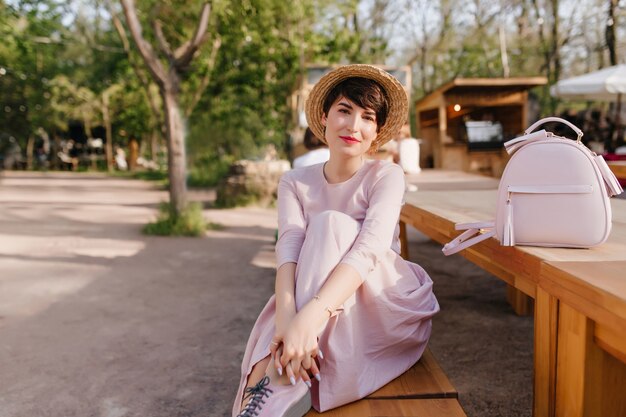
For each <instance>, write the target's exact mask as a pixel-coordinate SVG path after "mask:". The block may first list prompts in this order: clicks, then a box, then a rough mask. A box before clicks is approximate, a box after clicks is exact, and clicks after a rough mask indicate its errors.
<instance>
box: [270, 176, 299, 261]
mask: <svg viewBox="0 0 626 417" xmlns="http://www.w3.org/2000/svg"><path fill="white" fill-rule="evenodd" d="M289 174H290V172H287V173H285V174H283V176H282V177H281V179H280V183H279V184H278V241H277V242H276V268H277V269H278V268H280V267H281V266H282V265H283V264H285V263H287V262H296V263H297V262H298V257H299V256H300V249H301V248H302V243H303V242H304V234H305V230H306V222H305V220H304V214H303V213H302V204H301V203H300V201H299V200H298V196H297V195H296V192H295V187H294V182H293V181H292V180H291V178H290V175H289Z"/></svg>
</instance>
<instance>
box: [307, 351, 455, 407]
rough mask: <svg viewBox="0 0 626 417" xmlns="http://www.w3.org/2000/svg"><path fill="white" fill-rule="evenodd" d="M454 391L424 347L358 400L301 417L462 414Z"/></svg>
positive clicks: (431, 355)
mask: <svg viewBox="0 0 626 417" xmlns="http://www.w3.org/2000/svg"><path fill="white" fill-rule="evenodd" d="M458 396H459V395H458V393H457V391H456V390H455V389H454V387H453V386H452V384H451V383H450V380H448V377H447V376H446V375H445V374H444V372H443V370H442V369H441V367H440V366H439V364H438V363H437V361H436V360H435V357H434V356H433V354H432V353H431V352H430V350H429V349H426V351H425V352H424V354H423V355H422V358H421V359H420V360H419V361H418V362H417V363H416V364H415V365H413V367H412V368H411V369H409V370H408V371H406V372H405V373H404V374H402V375H400V376H399V377H398V378H396V379H394V380H393V381H391V382H390V383H388V384H387V385H385V386H384V387H382V388H381V389H379V390H378V391H376V392H374V393H372V394H370V395H368V396H367V397H365V398H364V399H362V400H359V401H355V402H353V403H350V404H347V405H344V406H343V407H339V408H335V409H334V410H329V411H327V412H325V413H318V412H317V411H315V410H311V411H310V412H309V413H308V414H307V415H306V416H305V417H315V416H324V417H374V416H376V417H418V416H419V417H429V416H432V417H440V416H446V417H464V416H465V412H464V411H463V409H462V408H461V405H460V404H459V400H458Z"/></svg>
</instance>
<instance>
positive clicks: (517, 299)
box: [506, 285, 533, 316]
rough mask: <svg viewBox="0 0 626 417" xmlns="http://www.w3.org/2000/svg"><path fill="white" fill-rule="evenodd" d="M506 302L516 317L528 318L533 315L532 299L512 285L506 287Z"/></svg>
mask: <svg viewBox="0 0 626 417" xmlns="http://www.w3.org/2000/svg"><path fill="white" fill-rule="evenodd" d="M506 300H507V301H508V302H509V304H510V305H511V308H513V311H514V312H515V314H517V315H518V316H529V315H531V314H532V313H533V299H532V298H531V297H529V296H527V295H526V294H524V293H523V292H522V291H520V290H518V289H517V288H515V287H514V286H513V285H507V287H506Z"/></svg>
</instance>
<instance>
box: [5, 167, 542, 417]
mask: <svg viewBox="0 0 626 417" xmlns="http://www.w3.org/2000/svg"><path fill="white" fill-rule="evenodd" d="M212 197H213V196H212V195H211V194H210V193H192V198H193V199H196V200H200V201H205V202H207V201H210V200H211V199H212ZM166 198H167V196H166V193H165V192H163V191H160V190H157V189H154V188H153V187H152V186H151V185H150V184H147V183H144V182H139V181H130V180H122V179H111V178H107V177H104V176H97V175H96V176H94V175H81V174H63V173H55V174H47V175H43V174H36V173H23V172H18V173H5V174H3V177H2V178H0V375H1V376H2V377H1V378H0V417H30V416H54V417H56V416H58V417H70V416H77V417H87V416H98V417H99V416H102V417H128V416H137V417H139V416H141V417H161V416H163V417H166V416H167V417H175V416H210V417H212V416H218V417H221V416H227V415H229V414H228V413H229V410H230V406H231V403H232V396H233V394H234V390H235V389H236V384H237V381H238V377H239V376H238V370H239V361H240V359H241V356H242V353H243V349H244V345H245V339H246V337H247V334H248V332H249V330H250V328H251V326H252V324H253V322H254V320H255V318H256V315H257V314H258V312H259V311H260V309H261V308H262V306H263V304H264V303H265V301H266V299H267V298H268V296H269V294H270V293H271V291H272V287H273V270H272V268H273V266H274V262H273V244H272V242H273V234H274V227H275V211H274V210H268V209H258V208H256V209H255V208H249V209H235V210H205V215H206V217H207V218H209V219H210V220H211V221H214V222H217V223H221V224H223V225H225V226H226V228H225V229H224V230H221V231H213V232H209V233H208V234H207V237H206V238H202V239H193V238H157V237H145V236H143V235H142V234H141V233H140V230H141V226H142V225H143V224H145V223H146V222H147V221H148V220H149V219H150V218H151V217H152V216H154V214H155V212H156V207H157V206H158V203H159V202H160V201H164V200H165V199H166ZM410 238H411V248H410V249H411V259H412V260H413V261H416V262H418V263H420V264H422V265H423V266H424V267H425V268H426V270H427V271H429V272H430V273H431V275H432V276H433V279H434V280H435V282H436V287H435V291H436V294H437V295H438V297H439V299H440V302H441V305H442V308H443V311H442V313H441V314H439V315H438V316H437V318H436V320H435V324H434V334H433V337H432V340H431V347H432V350H433V351H434V353H435V355H436V356H437V357H438V358H439V360H440V362H441V363H442V366H443V367H444V369H445V370H446V372H447V373H448V375H449V376H450V377H451V379H452V381H453V383H454V384H455V386H456V387H457V388H458V390H459V391H460V393H461V402H462V403H463V405H464V407H465V409H466V411H467V413H468V415H469V416H481V417H482V416H529V415H530V414H531V413H530V407H531V401H532V400H531V383H532V373H531V368H532V320H531V319H530V318H519V317H516V316H514V315H513V314H512V313H511V311H510V309H509V308H508V306H507V305H506V303H505V302H504V286H503V285H502V284H501V283H500V282H499V281H498V280H496V279H495V278H493V277H490V276H489V275H487V274H485V273H484V272H482V271H480V270H479V269H478V268H475V267H473V266H472V265H471V264H469V263H467V262H466V261H464V260H463V259H461V258H460V257H453V258H444V257H443V256H441V255H440V252H439V246H438V245H435V244H433V243H431V242H428V241H427V240H426V239H424V238H423V237H421V236H420V235H418V234H417V233H412V234H411V235H410Z"/></svg>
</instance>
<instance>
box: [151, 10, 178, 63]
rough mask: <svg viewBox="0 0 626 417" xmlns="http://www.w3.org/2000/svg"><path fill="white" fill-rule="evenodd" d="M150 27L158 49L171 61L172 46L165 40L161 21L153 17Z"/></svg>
mask: <svg viewBox="0 0 626 417" xmlns="http://www.w3.org/2000/svg"><path fill="white" fill-rule="evenodd" d="M152 28H153V29H154V35H155V36H156V39H157V42H158V43H159V49H161V52H163V54H164V55H165V56H166V57H167V59H168V61H170V62H172V61H173V60H174V54H173V53H172V47H171V46H170V44H169V43H168V42H167V39H165V35H163V27H162V26H161V21H160V20H159V19H154V20H153V21H152Z"/></svg>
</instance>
